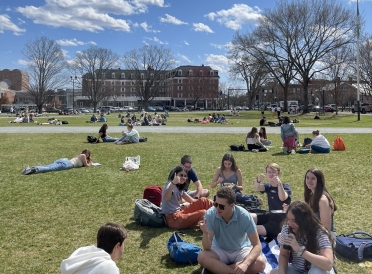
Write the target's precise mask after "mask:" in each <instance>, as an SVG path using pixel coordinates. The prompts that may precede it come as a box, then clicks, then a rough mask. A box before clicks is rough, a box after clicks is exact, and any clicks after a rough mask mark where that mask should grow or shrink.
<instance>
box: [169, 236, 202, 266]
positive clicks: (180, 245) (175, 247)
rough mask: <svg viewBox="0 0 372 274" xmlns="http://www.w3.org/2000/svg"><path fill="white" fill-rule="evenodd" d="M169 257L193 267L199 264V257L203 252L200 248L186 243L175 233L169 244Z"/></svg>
mask: <svg viewBox="0 0 372 274" xmlns="http://www.w3.org/2000/svg"><path fill="white" fill-rule="evenodd" d="M167 248H168V251H169V255H170V256H171V257H172V259H173V260H175V261H176V262H177V263H180V264H190V265H193V264H195V263H197V262H198V255H199V253H200V251H201V250H202V249H201V248H200V247H199V246H197V245H194V244H190V243H187V242H184V241H183V240H182V239H181V237H180V236H179V235H178V232H177V231H175V232H173V233H172V236H171V237H170V238H169V240H168V242H167Z"/></svg>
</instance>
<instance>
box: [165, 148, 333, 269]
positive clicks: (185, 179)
mask: <svg viewBox="0 0 372 274" xmlns="http://www.w3.org/2000/svg"><path fill="white" fill-rule="evenodd" d="M279 176H280V167H279V165H277V164H275V163H271V164H269V165H267V166H266V169H265V170H263V171H262V172H261V173H260V174H259V175H258V176H257V177H256V179H255V180H254V184H253V187H254V189H256V190H257V191H260V192H261V193H266V194H267V196H268V199H267V200H268V209H269V210H268V211H267V213H265V214H262V215H257V214H254V213H249V212H248V211H246V210H245V209H244V208H242V207H240V206H238V203H237V200H238V199H237V198H238V197H239V195H241V192H242V191H243V184H242V174H241V170H240V169H239V168H238V166H237V165H236V163H235V160H234V157H233V155H231V154H225V155H224V157H223V158H222V163H221V166H220V167H218V168H217V170H216V172H215V175H214V177H213V180H212V182H211V188H215V187H217V186H218V187H219V190H218V191H217V194H216V196H215V199H214V201H211V200H209V199H208V198H207V197H208V196H209V191H208V190H207V189H204V188H203V187H202V184H201V182H200V180H199V179H198V177H197V175H196V172H195V170H194V169H193V167H192V160H191V157H190V156H188V155H185V156H183V157H182V158H181V164H180V165H179V166H176V167H175V168H173V169H172V171H171V173H170V175H169V178H168V180H167V183H166V184H165V186H164V188H163V192H162V213H163V214H165V218H166V220H167V223H168V226H169V227H170V228H172V229H185V228H188V227H194V226H196V225H199V226H200V229H201V230H202V232H203V238H202V245H203V251H202V252H201V253H200V254H199V256H198V262H199V263H200V264H201V265H202V266H203V267H204V270H203V272H202V273H257V272H261V271H263V270H264V268H265V264H266V260H265V259H264V258H263V257H262V256H260V253H261V244H260V241H259V238H258V236H259V235H261V236H266V237H268V238H271V239H272V238H277V237H278V240H279V243H280V246H281V247H280V255H279V266H278V269H274V270H272V272H271V273H334V270H333V263H334V256H333V254H334V251H333V242H334V238H333V236H332V235H331V234H332V233H331V232H332V231H333V228H334V225H333V214H334V212H335V211H336V209H337V206H336V204H335V202H334V200H333V198H332V196H331V195H330V194H329V192H328V191H327V189H326V187H325V180H324V175H323V173H322V172H321V171H320V170H318V169H314V168H312V169H309V170H308V171H307V172H306V174H305V178H304V193H305V195H304V202H301V201H295V202H293V203H291V199H292V190H291V187H290V186H289V185H288V184H286V183H283V182H282V181H281V179H280V178H279ZM190 181H193V182H194V183H195V186H196V190H195V191H190V190H189V185H190ZM282 223H284V225H283V226H282V227H281V224H282ZM285 245H286V246H289V247H286V249H285V248H284V246H285ZM290 258H291V260H290ZM309 270H311V271H317V272H308V271H309Z"/></svg>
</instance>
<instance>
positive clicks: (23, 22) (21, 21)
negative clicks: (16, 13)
mask: <svg viewBox="0 0 372 274" xmlns="http://www.w3.org/2000/svg"><path fill="white" fill-rule="evenodd" d="M17 19H18V23H19V24H20V25H22V24H26V22H25V21H23V20H22V19H21V18H17Z"/></svg>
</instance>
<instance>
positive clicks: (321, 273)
mask: <svg viewBox="0 0 372 274" xmlns="http://www.w3.org/2000/svg"><path fill="white" fill-rule="evenodd" d="M271 273H273V274H276V273H278V272H277V269H273V270H272V271H271ZM285 273H286V274H301V272H298V271H297V270H296V269H295V268H294V267H293V265H291V264H289V265H288V269H287V271H286V272H285ZM307 273H308V274H335V271H334V270H333V268H332V269H331V271H326V270H321V269H319V268H317V267H316V266H314V265H311V267H310V269H309V272H307Z"/></svg>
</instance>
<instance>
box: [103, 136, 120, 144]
mask: <svg viewBox="0 0 372 274" xmlns="http://www.w3.org/2000/svg"><path fill="white" fill-rule="evenodd" d="M117 140H118V138H111V137H110V136H106V137H105V138H102V141H103V142H104V143H107V142H116V141H117Z"/></svg>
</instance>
